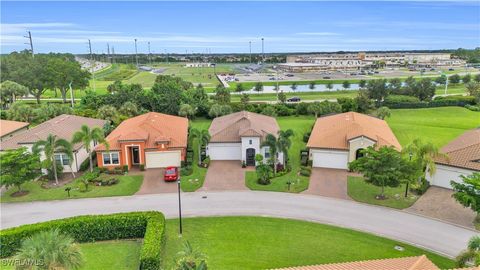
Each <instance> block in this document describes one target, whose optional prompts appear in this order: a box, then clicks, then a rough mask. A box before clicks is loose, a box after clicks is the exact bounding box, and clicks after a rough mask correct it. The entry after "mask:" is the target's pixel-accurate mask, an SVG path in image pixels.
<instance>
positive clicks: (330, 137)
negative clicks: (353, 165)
mask: <svg viewBox="0 0 480 270" xmlns="http://www.w3.org/2000/svg"><path fill="white" fill-rule="evenodd" d="M373 145H377V146H393V147H394V148H395V149H397V150H399V151H400V150H401V146H400V143H399V142H398V140H397V138H396V137H395V135H394V134H393V132H392V130H391V129H390V127H389V126H388V124H387V123H386V122H385V121H384V120H381V119H378V118H376V117H372V116H368V115H365V114H361V113H356V112H346V113H340V114H335V115H329V116H324V117H320V118H318V119H317V121H316V122H315V125H314V127H313V130H312V133H311V135H310V138H309V140H308V143H307V147H308V149H309V159H310V160H312V166H313V167H319V168H332V169H343V170H346V169H348V163H350V162H352V161H354V160H356V159H357V158H359V157H360V156H361V155H362V153H361V150H362V149H365V148H367V147H369V146H373Z"/></svg>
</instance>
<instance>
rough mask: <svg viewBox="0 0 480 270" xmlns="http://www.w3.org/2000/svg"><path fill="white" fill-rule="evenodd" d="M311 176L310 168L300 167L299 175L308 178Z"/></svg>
mask: <svg viewBox="0 0 480 270" xmlns="http://www.w3.org/2000/svg"><path fill="white" fill-rule="evenodd" d="M311 174H312V168H310V167H305V166H302V167H300V175H303V176H310V175H311Z"/></svg>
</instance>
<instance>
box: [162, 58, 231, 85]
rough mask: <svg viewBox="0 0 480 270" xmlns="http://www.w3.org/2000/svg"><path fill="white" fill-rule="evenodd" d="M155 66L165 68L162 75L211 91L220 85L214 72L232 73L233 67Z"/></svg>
mask: <svg viewBox="0 0 480 270" xmlns="http://www.w3.org/2000/svg"><path fill="white" fill-rule="evenodd" d="M155 66H156V67H158V68H165V71H164V72H163V73H162V75H172V76H175V77H180V78H182V79H184V80H186V81H189V82H191V83H193V84H199V83H201V84H202V85H203V86H204V87H205V88H206V89H213V88H215V87H216V86H217V85H218V84H220V81H218V79H217V77H216V76H215V74H214V71H215V72H216V73H217V74H219V73H232V72H233V66H232V65H229V64H217V66H216V67H215V69H214V68H213V67H211V68H206V67H202V68H199V67H195V68H187V67H185V63H170V64H167V63H159V64H156V65H155Z"/></svg>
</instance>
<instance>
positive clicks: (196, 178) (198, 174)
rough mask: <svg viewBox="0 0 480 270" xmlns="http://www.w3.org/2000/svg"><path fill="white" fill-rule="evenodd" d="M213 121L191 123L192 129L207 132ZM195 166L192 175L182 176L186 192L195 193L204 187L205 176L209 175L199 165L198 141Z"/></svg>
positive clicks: (195, 151) (193, 165)
mask: <svg viewBox="0 0 480 270" xmlns="http://www.w3.org/2000/svg"><path fill="white" fill-rule="evenodd" d="M211 122H212V120H210V119H205V118H198V119H195V120H192V121H190V127H191V128H196V129H198V130H207V129H208V128H209V127H210V123H211ZM192 148H193V152H194V155H193V164H192V169H193V172H192V174H191V175H188V176H182V181H181V184H180V185H181V187H182V190H183V191H185V192H191V191H195V190H197V189H199V188H201V187H202V186H203V182H204V181H205V174H206V173H207V169H206V168H203V167H199V166H198V165H197V164H198V158H199V153H198V140H197V139H194V140H193V145H192Z"/></svg>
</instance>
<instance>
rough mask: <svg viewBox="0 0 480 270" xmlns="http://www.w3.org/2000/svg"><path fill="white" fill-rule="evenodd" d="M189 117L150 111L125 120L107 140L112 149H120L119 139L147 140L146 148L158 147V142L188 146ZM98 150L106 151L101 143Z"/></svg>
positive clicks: (171, 145) (172, 145) (175, 145)
mask: <svg viewBox="0 0 480 270" xmlns="http://www.w3.org/2000/svg"><path fill="white" fill-rule="evenodd" d="M187 137H188V119H187V118H184V117H179V116H173V115H168V114H163V113H157V112H149V113H146V114H142V115H139V116H136V117H132V118H130V119H127V120H125V121H123V122H122V123H121V124H120V125H119V126H118V127H117V128H116V129H114V130H113V131H112V133H110V134H109V135H108V136H107V138H106V140H107V142H108V143H109V145H110V150H120V143H119V141H120V142H121V141H145V148H146V149H148V148H157V142H160V141H161V142H168V147H187ZM95 150H96V151H105V150H106V148H105V145H103V144H99V145H97V147H96V148H95Z"/></svg>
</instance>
